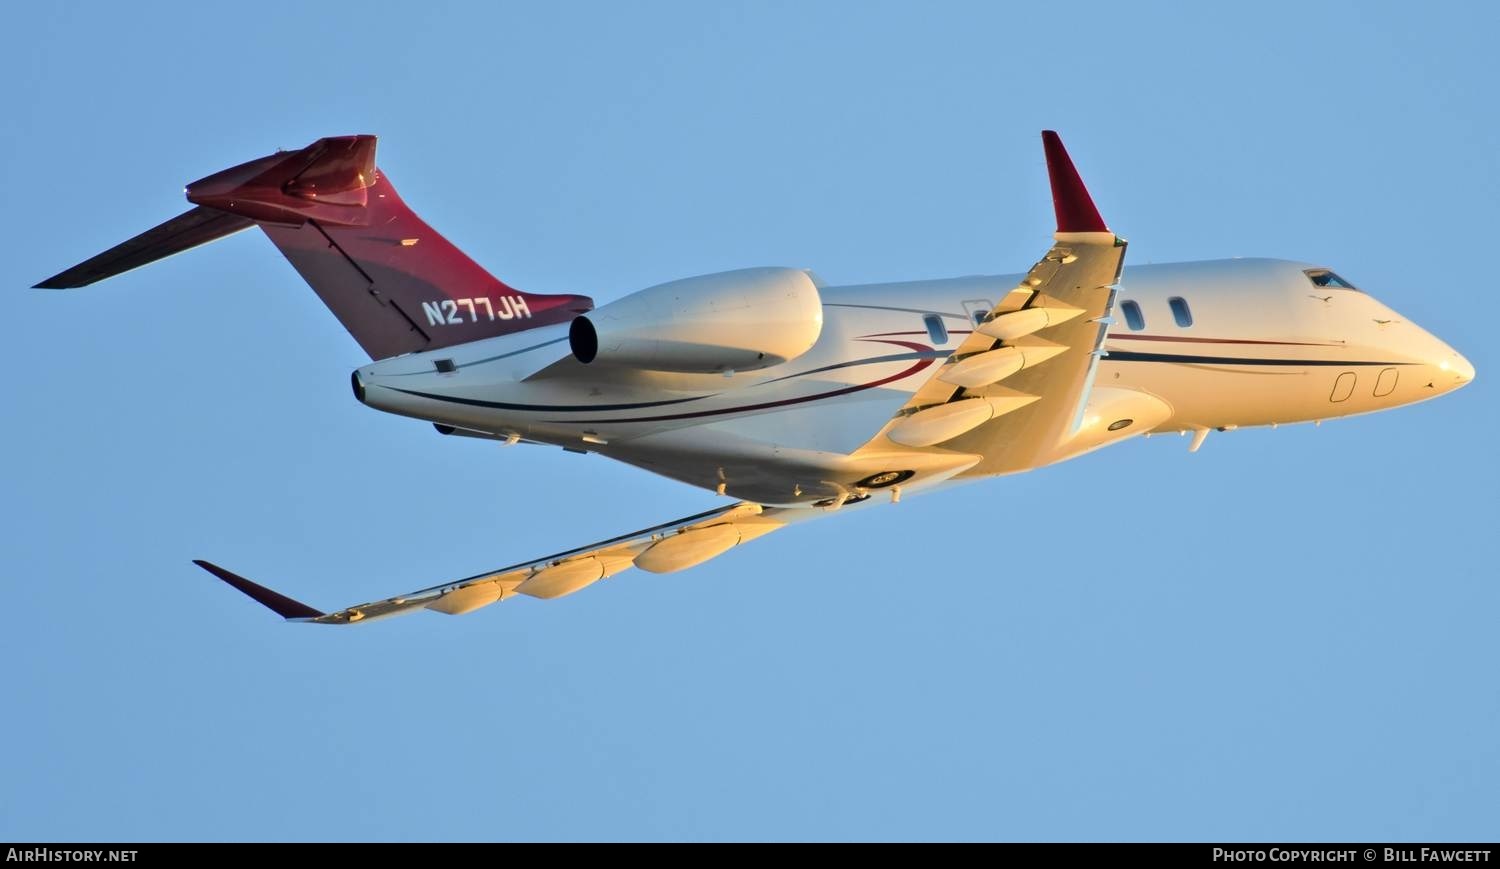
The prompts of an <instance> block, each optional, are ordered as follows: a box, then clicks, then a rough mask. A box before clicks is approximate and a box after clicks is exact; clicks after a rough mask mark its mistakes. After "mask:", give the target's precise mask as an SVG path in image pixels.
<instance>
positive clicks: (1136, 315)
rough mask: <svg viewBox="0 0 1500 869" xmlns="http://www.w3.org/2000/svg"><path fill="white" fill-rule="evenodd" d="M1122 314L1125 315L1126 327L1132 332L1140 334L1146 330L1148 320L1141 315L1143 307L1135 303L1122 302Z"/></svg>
mask: <svg viewBox="0 0 1500 869" xmlns="http://www.w3.org/2000/svg"><path fill="white" fill-rule="evenodd" d="M1120 313H1121V314H1124V315H1125V325H1127V326H1129V327H1130V331H1132V332H1139V331H1141V330H1142V329H1144V328H1146V318H1145V317H1144V316H1142V315H1141V306H1140V305H1137V304H1136V303H1135V302H1121V303H1120Z"/></svg>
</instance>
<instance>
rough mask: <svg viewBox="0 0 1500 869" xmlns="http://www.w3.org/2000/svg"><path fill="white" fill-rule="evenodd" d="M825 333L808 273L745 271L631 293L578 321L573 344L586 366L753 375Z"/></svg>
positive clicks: (819, 303) (818, 300)
mask: <svg viewBox="0 0 1500 869" xmlns="http://www.w3.org/2000/svg"><path fill="white" fill-rule="evenodd" d="M822 331H823V300H822V298H821V297H820V296H819V295H818V288H817V285H816V284H814V283H813V280H812V278H811V277H810V276H809V275H808V274H807V272H804V271H800V270H798V269H787V268H756V269H740V270H738V271H732V272H720V273H718V274H712V275H701V276H699V277H695V278H684V279H683V280H679V281H672V282H670V283H666V284H659V285H657V286H654V287H650V288H648V289H644V290H641V291H640V292H637V293H632V294H630V295H628V296H626V297H625V298H623V299H620V300H618V301H614V302H610V303H609V304H607V305H605V306H603V307H601V308H596V309H594V310H593V311H590V312H589V313H588V314H585V315H583V316H581V317H578V318H576V319H574V320H573V325H572V327H571V328H570V329H569V330H568V342H569V344H570V346H571V348H572V350H573V355H574V356H575V357H576V358H577V359H578V361H579V362H582V363H584V364H586V365H608V366H618V367H621V368H643V369H647V370H650V371H679V372H687V373H714V372H726V371H736V370H738V371H753V370H755V369H758V368H766V367H769V366H772V365H779V364H781V363H782V362H786V361H788V360H790V359H795V358H797V357H798V356H801V355H802V354H803V353H806V352H807V351H808V350H809V349H811V348H812V346H813V344H815V343H817V340H818V335H819V334H820V333H822Z"/></svg>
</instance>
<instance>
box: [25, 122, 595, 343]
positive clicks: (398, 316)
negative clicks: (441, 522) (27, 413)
mask: <svg viewBox="0 0 1500 869" xmlns="http://www.w3.org/2000/svg"><path fill="white" fill-rule="evenodd" d="M187 198H188V201H189V202H191V203H193V204H194V205H195V206H196V207H195V208H193V209H192V210H190V211H187V212H185V213H183V214H180V215H178V216H177V217H174V218H172V219H171V220H168V221H167V222H166V223H163V224H161V225H160V226H157V227H155V228H153V229H149V230H147V231H145V232H143V233H141V234H140V235H138V236H136V237H135V238H132V239H130V240H129V241H127V242H124V243H122V244H119V245H116V246H115V247H113V248H110V249H109V250H107V251H105V252H104V253H101V254H99V255H98V256H96V257H94V258H92V259H90V260H87V261H86V262H83V263H80V264H78V265H76V266H74V267H73V268H70V269H68V270H67V271H65V272H63V273H61V274H59V275H56V276H54V277H51V278H48V279H47V280H45V281H42V282H41V283H39V284H37V287H39V288H48V289H68V288H73V287H82V286H86V285H88V284H92V283H94V282H95V281H99V280H103V279H104V278H108V277H112V276H114V275H117V274H120V273H121V272H126V271H129V270H131V269H134V268H139V267H140V266H143V265H147V264H148V263H152V262H155V261H157V260H159V259H162V258H164V257H168V256H171V255H173V254H176V253H181V252H182V251H185V250H188V249H190V248H194V247H197V246H198V245H201V244H207V243H208V242H211V241H215V240H217V239H220V238H224V237H225V236H228V235H232V234H234V233H236V232H239V231H240V230H242V229H248V228H250V227H251V226H259V227H260V228H261V230H262V231H264V232H265V234H266V236H267V237H269V238H270V239H271V242H272V243H273V244H275V245H276V247H278V248H279V249H280V250H281V252H282V254H284V255H285V256H286V258H287V260H289V261H290V262H291V264H292V266H293V267H295V268H296V269H297V271H298V272H299V273H300V274H301V275H302V277H303V279H305V280H306V281H307V283H308V284H310V285H311V286H312V288H313V290H314V291H315V292H317V294H318V296H319V297H320V298H322V300H323V303H324V304H326V305H327V306H328V308H329V310H331V311H333V314H334V316H335V317H338V318H339V322H341V323H343V324H344V328H346V329H348V330H349V334H350V335H352V336H354V340H355V341H358V342H359V346H360V347H363V348H364V350H365V352H366V353H368V354H370V358H372V359H384V358H386V357H390V356H397V355H400V354H402V353H411V352H415V351H420V350H435V349H438V348H440V347H448V346H452V345H454V344H463V343H466V342H469V341H475V340H478V339H481V338H490V337H494V336H496V335H503V334H507V333H510V332H519V331H521V330H523V329H531V328H535V327H537V326H546V325H550V324H553V323H562V322H567V321H568V320H571V319H572V318H573V317H575V316H577V315H578V314H580V313H583V312H584V311H588V310H590V309H591V308H592V307H593V301H592V300H591V299H589V298H588V297H587V296H575V295H535V294H531V293H523V292H521V291H520V290H516V289H513V288H512V287H510V286H507V285H506V284H505V283H504V282H502V281H500V280H499V279H497V278H495V277H494V276H493V275H491V274H490V273H489V272H487V271H485V270H484V269H483V268H482V267H480V265H479V264H478V263H476V262H474V261H473V260H472V259H469V257H468V256H466V255H465V254H464V253H463V251H460V250H459V249H458V248H456V247H454V246H453V244H452V243H451V242H449V241H448V240H447V239H446V238H443V236H441V235H439V234H438V233H437V232H436V231H435V230H433V229H432V227H430V226H428V225H427V224H426V223H424V222H423V221H422V219H421V218H420V217H418V216H417V215H416V214H415V213H414V212H412V210H411V209H410V208H408V207H407V206H406V203H404V202H402V201H401V197H400V196H399V195H397V193H396V188H395V187H393V186H392V185H391V182H390V179H388V178H386V177H385V174H384V173H383V172H381V171H380V169H378V168H377V167H376V166H375V137H374V136H335V137H331V138H327V139H319V140H318V141H316V142H314V143H312V144H311V145H308V146H307V147H306V148H303V149H302V150H300V151H282V152H278V153H276V154H272V155H270V156H267V157H261V158H260V159H258V160H251V161H250V162H248V163H242V164H240V165H239V166H235V167H234V168H232V169H225V170H224V171H223V172H219V173H217V174H215V175H210V176H208V177H207V178H204V179H202V180H200V181H195V182H193V183H192V184H189V185H188V187H187Z"/></svg>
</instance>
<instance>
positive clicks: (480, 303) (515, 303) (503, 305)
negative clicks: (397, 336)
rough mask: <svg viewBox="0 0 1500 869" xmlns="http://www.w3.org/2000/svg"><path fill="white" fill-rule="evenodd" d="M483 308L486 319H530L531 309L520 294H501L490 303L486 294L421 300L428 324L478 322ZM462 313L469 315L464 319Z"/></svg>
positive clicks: (447, 324)
mask: <svg viewBox="0 0 1500 869" xmlns="http://www.w3.org/2000/svg"><path fill="white" fill-rule="evenodd" d="M481 309H483V313H484V319H486V320H514V319H516V318H517V317H521V318H525V319H530V318H531V309H530V308H528V307H526V300H525V299H523V298H521V297H520V296H501V297H500V298H498V299H496V300H495V302H494V304H491V303H490V300H489V298H488V297H487V296H475V297H474V298H472V299H443V300H441V301H437V302H423V303H422V313H424V314H426V315H427V325H429V326H457V325H461V324H463V323H477V322H479V319H480V317H479V314H480V311H481ZM464 313H467V314H468V315H469V318H468V319H467V320H465V319H464Z"/></svg>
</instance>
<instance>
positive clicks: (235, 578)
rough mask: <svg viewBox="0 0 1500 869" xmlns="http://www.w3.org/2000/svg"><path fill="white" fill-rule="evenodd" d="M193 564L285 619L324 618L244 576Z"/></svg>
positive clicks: (204, 563)
mask: <svg viewBox="0 0 1500 869" xmlns="http://www.w3.org/2000/svg"><path fill="white" fill-rule="evenodd" d="M193 563H194V564H196V565H198V566H199V567H201V568H203V569H204V570H206V571H208V572H209V573H212V574H213V575H214V576H217V577H218V578H219V579H222V580H224V581H225V582H227V583H229V584H230V585H232V586H234V587H235V588H237V589H239V590H240V591H242V592H244V593H245V594H246V595H247V596H248V597H250V598H251V599H252V600H254V601H255V602H256V603H258V604H260V605H261V606H264V607H265V608H266V609H269V610H270V611H271V612H274V613H276V614H277V615H279V616H281V617H282V618H284V619H316V618H321V617H322V616H323V613H321V612H318V611H317V610H315V609H313V608H312V607H310V606H308V605H307V604H305V603H302V602H301V601H295V600H292V599H291V598H289V597H287V596H286V595H283V594H277V593H276V592H274V591H271V590H270V589H269V588H266V587H265V586H263V585H256V584H255V583H253V582H251V581H250V580H248V579H246V578H244V577H243V576H240V575H238V574H234V573H230V572H229V571H227V570H225V569H224V568H222V567H220V566H218V565H217V564H214V563H212V562H208V561H203V560H201V559H197V558H195V559H193Z"/></svg>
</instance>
